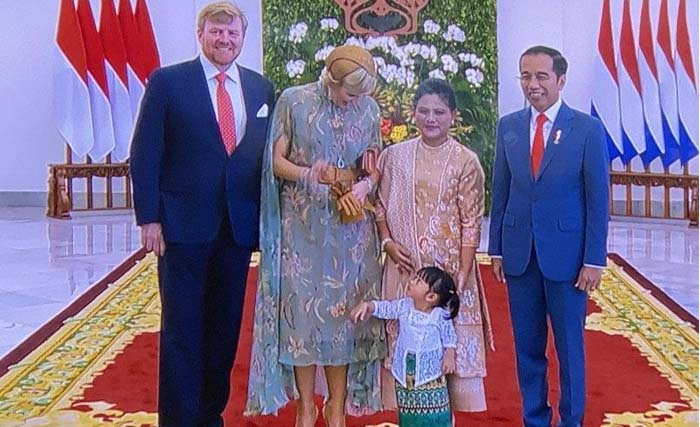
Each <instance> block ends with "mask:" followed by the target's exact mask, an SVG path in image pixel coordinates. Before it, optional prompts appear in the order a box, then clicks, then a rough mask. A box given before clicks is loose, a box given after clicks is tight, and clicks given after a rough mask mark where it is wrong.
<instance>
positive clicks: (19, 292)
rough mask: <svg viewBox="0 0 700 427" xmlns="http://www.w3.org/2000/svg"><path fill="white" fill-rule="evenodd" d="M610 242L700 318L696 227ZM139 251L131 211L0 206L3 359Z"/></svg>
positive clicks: (649, 228)
mask: <svg viewBox="0 0 700 427" xmlns="http://www.w3.org/2000/svg"><path fill="white" fill-rule="evenodd" d="M486 226H487V224H484V227H485V228H486ZM486 238H487V233H486V232H485V233H482V245H481V249H482V250H483V249H484V248H485V247H486ZM608 246H609V251H610V252H616V253H618V254H619V255H621V256H622V257H623V258H625V259H626V260H627V261H629V262H630V264H632V265H633V266H634V267H635V268H637V269H638V270H639V271H640V272H642V274H644V275H645V276H646V277H647V278H648V279H649V280H651V281H652V282H654V283H655V284H656V285H658V286H659V287H661V288H662V289H664V290H665V291H666V293H667V294H668V295H669V296H671V297H672V298H673V299H674V300H676V301H677V302H678V303H679V304H681V305H682V306H683V307H685V308H686V309H687V310H688V311H690V312H691V313H693V314H694V315H695V316H696V317H697V316H698V230H697V229H689V228H688V227H687V225H686V224H684V223H667V222H658V221H657V222H652V221H629V220H620V219H614V220H613V221H612V222H611V223H610V233H609V239H608ZM138 248H139V232H138V228H137V227H136V226H135V224H134V221H133V216H132V213H131V212H128V211H125V212H120V213H109V214H104V213H99V214H74V217H73V219H71V220H55V219H49V218H46V216H45V215H44V210H43V209H42V208H0V357H2V355H4V354H6V353H7V352H8V351H10V350H11V349H12V348H14V347H15V346H16V345H17V344H19V343H20V342H22V341H23V340H24V339H25V338H26V337H28V336H29V335H30V334H31V333H32V332H34V331H35V330H36V329H38V328H39V327H40V326H41V325H43V324H44V323H46V322H47V321H48V320H49V319H51V318H52V317H53V316H55V315H56V314H57V313H59V312H60V311H61V310H62V309H63V308H64V307H65V306H66V305H68V304H69V303H70V302H71V301H73V300H75V299H76V298H77V297H78V296H79V295H80V294H81V293H83V292H84V291H85V290H86V289H88V288H89V287H90V285H92V284H93V283H95V282H97V281H99V280H100V279H101V278H102V277H103V276H104V275H106V274H107V273H108V272H109V271H111V270H112V269H113V268H114V267H115V266H117V265H118V264H120V263H121V261H123V260H124V259H125V258H127V257H128V256H129V255H130V254H131V253H133V252H134V251H136V250H137V249H138Z"/></svg>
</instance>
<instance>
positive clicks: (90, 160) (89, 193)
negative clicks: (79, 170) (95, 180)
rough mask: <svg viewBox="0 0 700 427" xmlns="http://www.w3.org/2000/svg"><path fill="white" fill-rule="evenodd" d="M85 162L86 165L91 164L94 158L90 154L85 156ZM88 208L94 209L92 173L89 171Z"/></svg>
mask: <svg viewBox="0 0 700 427" xmlns="http://www.w3.org/2000/svg"><path fill="white" fill-rule="evenodd" d="M85 164H86V165H91V164H92V159H91V158H90V156H85ZM86 178H87V208H88V209H92V207H93V206H92V205H93V202H92V174H91V173H88V174H87V177H86Z"/></svg>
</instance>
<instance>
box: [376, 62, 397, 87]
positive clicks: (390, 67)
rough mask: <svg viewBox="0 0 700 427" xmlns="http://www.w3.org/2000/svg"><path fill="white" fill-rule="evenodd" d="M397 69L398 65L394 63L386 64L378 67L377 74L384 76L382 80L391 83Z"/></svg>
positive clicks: (394, 78)
mask: <svg viewBox="0 0 700 427" xmlns="http://www.w3.org/2000/svg"><path fill="white" fill-rule="evenodd" d="M397 71H398V67H397V66H396V64H387V65H385V66H383V67H380V68H379V75H381V76H382V77H384V80H386V82H387V83H391V82H393V81H394V80H396V73H397Z"/></svg>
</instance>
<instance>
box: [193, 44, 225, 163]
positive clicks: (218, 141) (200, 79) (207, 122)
mask: <svg viewBox="0 0 700 427" xmlns="http://www.w3.org/2000/svg"><path fill="white" fill-rule="evenodd" d="M191 65H192V72H191V73H190V75H191V78H192V87H194V88H196V89H195V90H193V91H192V93H193V96H194V97H195V99H192V100H190V101H191V104H192V106H193V107H194V108H195V111H199V112H200V114H202V116H203V117H202V118H203V120H204V122H203V124H202V128H203V129H207V133H209V138H207V140H208V141H209V145H210V146H211V147H212V149H214V150H216V152H217V153H219V154H221V155H223V156H226V155H227V154H226V149H225V148H224V141H223V139H222V138H221V132H220V131H219V122H218V121H217V120H216V112H215V111H214V105H213V104H212V100H211V95H210V94H209V85H208V83H207V77H206V76H205V75H204V68H202V63H201V62H200V59H199V57H197V58H195V59H194V60H193V61H192V63H191Z"/></svg>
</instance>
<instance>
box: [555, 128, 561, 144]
mask: <svg viewBox="0 0 700 427" xmlns="http://www.w3.org/2000/svg"><path fill="white" fill-rule="evenodd" d="M560 139H561V129H557V131H556V132H555V133H554V143H555V144H559V140H560Z"/></svg>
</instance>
